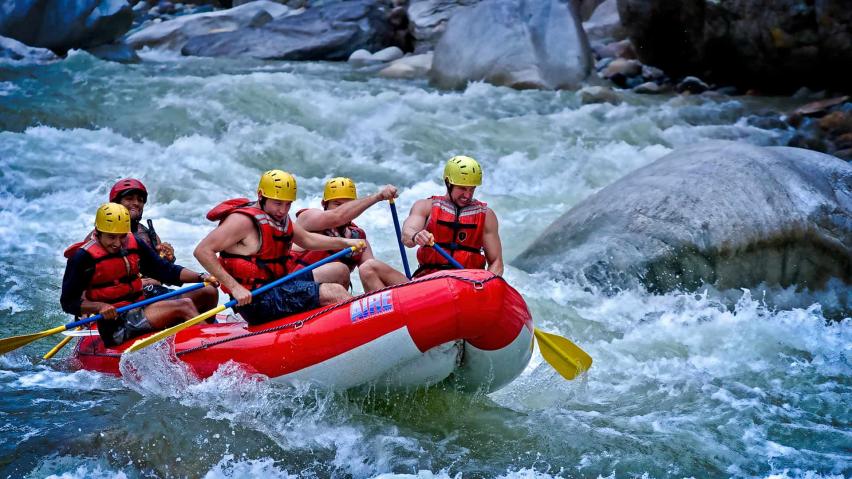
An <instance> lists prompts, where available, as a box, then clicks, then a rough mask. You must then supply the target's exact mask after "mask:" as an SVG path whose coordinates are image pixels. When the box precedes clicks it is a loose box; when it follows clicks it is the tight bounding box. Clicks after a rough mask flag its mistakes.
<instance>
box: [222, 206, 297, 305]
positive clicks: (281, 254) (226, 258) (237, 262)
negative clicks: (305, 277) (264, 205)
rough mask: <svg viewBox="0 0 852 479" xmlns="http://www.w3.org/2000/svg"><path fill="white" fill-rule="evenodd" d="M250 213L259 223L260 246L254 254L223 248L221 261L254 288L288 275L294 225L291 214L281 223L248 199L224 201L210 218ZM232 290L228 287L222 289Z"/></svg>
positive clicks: (250, 216) (249, 286)
mask: <svg viewBox="0 0 852 479" xmlns="http://www.w3.org/2000/svg"><path fill="white" fill-rule="evenodd" d="M232 213H239V214H243V215H246V216H248V217H249V218H251V219H252V220H253V221H254V224H255V225H256V226H257V230H258V234H259V236H260V248H259V249H258V251H257V252H256V253H254V254H250V255H240V254H232V253H227V252H225V251H222V252H220V253H219V264H221V265H222V267H223V268H225V271H227V272H228V274H230V275H231V276H233V277H234V279H235V280H237V282H238V283H240V285H241V286H243V287H244V288H246V289H248V290H254V289H257V288H259V287H260V286H263V285H264V284H266V283H269V282H271V281H273V280H276V279H278V278H280V277H282V276H284V275H285V274H287V261H288V260H289V258H290V246H292V244H293V224H292V222H291V221H290V217H289V216H288V217H287V218H286V219H285V220H284V223H283V224H281V223H279V222H277V221H275V220H274V219H272V217H271V216H269V215H268V214H266V212H265V211H263V210H262V209H260V208H259V207H257V206H256V202H254V201H250V200H249V199H248V198H235V199H232V200H228V201H223V202H222V203H220V204H219V205H217V206H216V207H215V208H213V209H212V210H210V211H209V212H208V213H207V219H208V220H210V221H223V220H224V219H225V218H227V217H228V215H230V214H232ZM222 290H223V291H225V293H229V294H230V291H228V290H227V289H226V288H224V287H223V288H222Z"/></svg>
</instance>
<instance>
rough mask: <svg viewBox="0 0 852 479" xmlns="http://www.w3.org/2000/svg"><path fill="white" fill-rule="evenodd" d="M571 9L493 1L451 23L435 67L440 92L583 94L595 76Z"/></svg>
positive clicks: (538, 1)
mask: <svg viewBox="0 0 852 479" xmlns="http://www.w3.org/2000/svg"><path fill="white" fill-rule="evenodd" d="M591 67H592V60H591V55H590V50H589V45H588V41H587V40H586V34H585V33H584V32H583V29H582V27H581V26H580V21H579V18H578V15H577V12H576V8H575V6H574V4H573V3H570V2H562V1H559V0H518V1H513V0H489V1H486V2H482V3H479V4H476V5H474V6H472V7H467V8H465V9H463V10H461V11H459V12H458V13H456V14H455V15H453V17H452V18H451V19H450V21H449V23H448V24H447V29H446V31H445V32H444V35H443V36H442V37H441V40H440V41H439V42H438V46H437V47H436V48H435V57H434V61H433V63H432V71H431V80H432V82H433V83H434V84H435V85H437V86H439V87H441V88H463V87H464V86H465V85H467V83H468V82H471V81H483V80H484V81H486V82H488V83H492V84H495V85H505V86H510V87H513V88H521V89H523V88H540V89H562V88H579V87H580V85H581V84H582V82H583V80H585V79H586V78H587V77H588V76H589V73H590V71H591Z"/></svg>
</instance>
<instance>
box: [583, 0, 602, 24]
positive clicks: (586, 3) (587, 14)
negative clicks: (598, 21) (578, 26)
mask: <svg viewBox="0 0 852 479" xmlns="http://www.w3.org/2000/svg"><path fill="white" fill-rule="evenodd" d="M605 1H606V0H578V2H577V3H578V6H577V7H578V11H579V14H580V19H582V20H583V21H584V22H586V21H588V20H589V19H590V18H592V15H594V13H595V11H596V10H597V9H598V7H599V6H600V5H601V4H602V3H604V2H605Z"/></svg>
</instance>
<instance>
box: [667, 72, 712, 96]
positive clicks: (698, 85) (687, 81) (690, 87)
mask: <svg viewBox="0 0 852 479" xmlns="http://www.w3.org/2000/svg"><path fill="white" fill-rule="evenodd" d="M675 89H676V90H677V92H678V93H693V94H697V93H704V92H705V91H707V90H709V89H710V85H708V84H706V83H704V82H703V81H701V79H700V78H698V77H693V76H688V77H686V78H684V79H683V80H681V81H680V82H678V84H677V86H676V87H675Z"/></svg>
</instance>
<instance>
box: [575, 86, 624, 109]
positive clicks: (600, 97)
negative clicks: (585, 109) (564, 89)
mask: <svg viewBox="0 0 852 479" xmlns="http://www.w3.org/2000/svg"><path fill="white" fill-rule="evenodd" d="M577 97H578V98H579V99H580V103H582V104H584V105H589V104H593V103H611V104H613V105H618V104H619V103H621V101H622V100H621V98H620V97H619V96H618V94H617V93H616V92H614V91H613V90H612V88H608V87H603V86H586V87H583V88H581V89H580V90H579V91H577Z"/></svg>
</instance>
